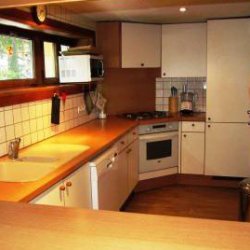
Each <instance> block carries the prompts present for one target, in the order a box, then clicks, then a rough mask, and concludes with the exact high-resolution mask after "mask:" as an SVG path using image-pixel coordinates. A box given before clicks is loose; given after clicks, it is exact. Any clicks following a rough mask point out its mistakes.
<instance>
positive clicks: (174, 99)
mask: <svg viewBox="0 0 250 250" xmlns="http://www.w3.org/2000/svg"><path fill="white" fill-rule="evenodd" d="M178 101H179V98H178V96H170V97H169V98H168V107H169V108H168V110H169V112H170V113H177V112H178Z"/></svg>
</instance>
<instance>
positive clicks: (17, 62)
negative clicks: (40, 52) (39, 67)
mask: <svg viewBox="0 0 250 250" xmlns="http://www.w3.org/2000/svg"><path fill="white" fill-rule="evenodd" d="M32 78H34V67H33V43H32V40H29V39H23V38H19V37H15V36H9V35H2V34H0V80H18V79H32Z"/></svg>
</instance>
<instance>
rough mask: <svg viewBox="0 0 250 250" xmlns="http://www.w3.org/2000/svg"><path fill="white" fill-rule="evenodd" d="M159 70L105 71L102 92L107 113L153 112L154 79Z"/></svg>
mask: <svg viewBox="0 0 250 250" xmlns="http://www.w3.org/2000/svg"><path fill="white" fill-rule="evenodd" d="M159 76H160V68H156V69H155V68H154V69H149V68H148V69H145V68H144V69H132V68H131V69H119V68H118V69H115V68H113V69H106V72H105V79H104V82H103V92H104V95H105V97H106V98H107V99H108V103H107V113H108V114H112V115H113V114H120V113H124V112H138V111H153V110H155V78H156V77H159Z"/></svg>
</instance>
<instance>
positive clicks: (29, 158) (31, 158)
mask: <svg viewBox="0 0 250 250" xmlns="http://www.w3.org/2000/svg"><path fill="white" fill-rule="evenodd" d="M58 160H59V158H57V157H46V156H23V157H20V158H19V159H18V161H23V162H44V163H48V162H55V161H58Z"/></svg>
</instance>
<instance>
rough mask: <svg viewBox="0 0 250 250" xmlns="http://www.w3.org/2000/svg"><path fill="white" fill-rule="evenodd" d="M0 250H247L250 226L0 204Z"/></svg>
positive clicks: (169, 217) (216, 221)
mask: <svg viewBox="0 0 250 250" xmlns="http://www.w3.org/2000/svg"><path fill="white" fill-rule="evenodd" d="M0 230H1V234H0V242H1V243H0V244H1V249H8V250H11V249H15V250H16V249H25V250H33V249H34V250H40V249H41V250H43V249H46V250H50V249H61V250H64V249H65V250H66V249H67V250H68V249H74V250H76V249H95V250H98V249H101V250H114V249H119V250H122V249H124V250H127V249H130V250H133V249H135V250H138V249H140V250H152V249H155V250H162V249H174V250H178V249H179V250H197V249H203V250H205V249H206V250H208V249H210V250H211V249H219V250H225V249H228V250H235V249H246V250H248V249H249V245H250V223H244V222H232V221H219V220H206V219H194V218H185V217H172V216H158V215H145V214H134V213H121V212H111V211H93V210H83V209H76V208H63V207H50V206H42V205H31V204H24V203H12V202H0Z"/></svg>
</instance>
